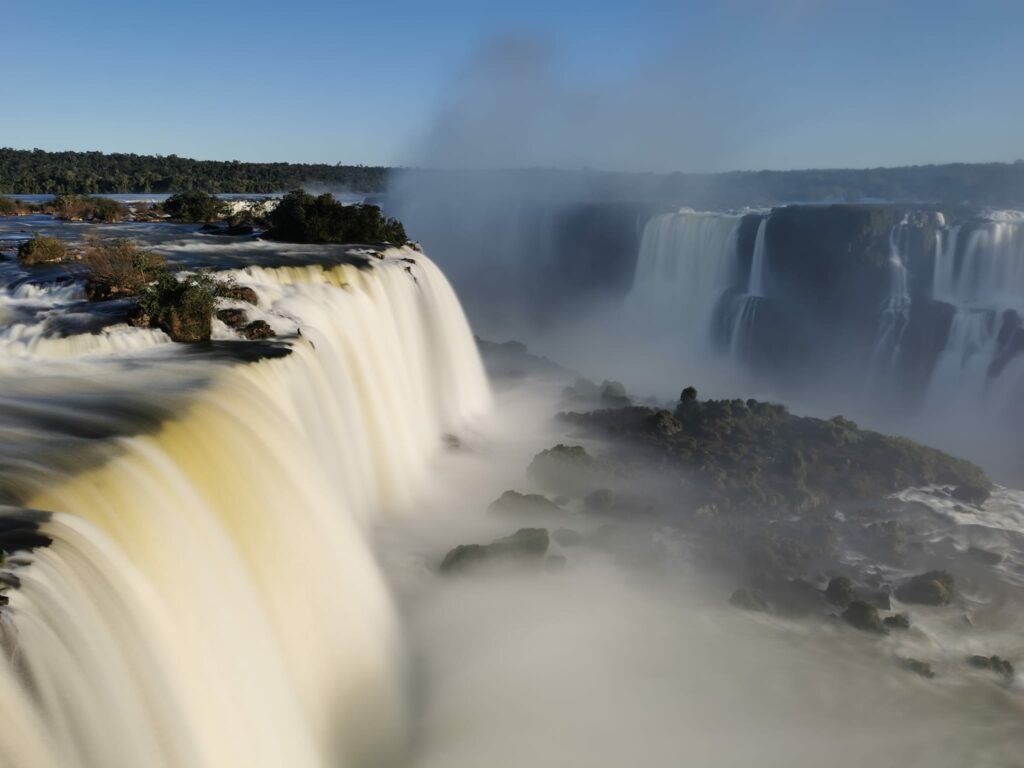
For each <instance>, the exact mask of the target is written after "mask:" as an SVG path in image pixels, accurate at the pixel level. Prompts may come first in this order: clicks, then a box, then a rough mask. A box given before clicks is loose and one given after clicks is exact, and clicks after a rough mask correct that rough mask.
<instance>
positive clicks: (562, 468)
mask: <svg viewBox="0 0 1024 768" xmlns="http://www.w3.org/2000/svg"><path fill="white" fill-rule="evenodd" d="M527 471H528V472H529V474H530V476H531V477H532V478H533V479H534V480H536V481H537V483H538V484H540V486H541V487H543V488H547V489H550V490H553V491H557V492H559V493H565V494H568V495H570V496H582V495H584V494H585V493H587V491H588V490H590V488H592V487H593V484H594V482H595V481H596V479H597V477H598V475H599V466H598V462H597V460H596V459H595V458H594V457H593V456H591V455H590V454H588V453H587V452H586V450H585V449H584V448H583V447H582V446H579V445H561V444H559V445H556V446H555V447H554V448H548V449H547V450H544V451H541V452H540V453H538V454H537V455H536V456H535V457H534V458H533V461H532V462H531V463H530V466H529V468H528V470H527Z"/></svg>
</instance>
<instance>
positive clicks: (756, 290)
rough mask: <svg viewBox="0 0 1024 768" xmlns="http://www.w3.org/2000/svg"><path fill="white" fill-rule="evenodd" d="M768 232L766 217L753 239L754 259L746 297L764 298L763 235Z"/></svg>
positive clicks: (758, 226) (764, 256) (764, 253)
mask: <svg viewBox="0 0 1024 768" xmlns="http://www.w3.org/2000/svg"><path fill="white" fill-rule="evenodd" d="M767 230H768V217H767V216H765V217H764V218H763V219H761V223H760V224H758V225H757V237H756V238H755V239H754V258H753V260H752V261H751V262H750V282H749V284H748V285H747V295H748V296H764V263H765V260H766V259H767V255H766V251H767V246H766V245H765V233H766V232H767Z"/></svg>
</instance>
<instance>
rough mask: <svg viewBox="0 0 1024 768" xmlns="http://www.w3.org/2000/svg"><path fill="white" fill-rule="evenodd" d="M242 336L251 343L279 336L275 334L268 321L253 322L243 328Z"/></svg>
mask: <svg viewBox="0 0 1024 768" xmlns="http://www.w3.org/2000/svg"><path fill="white" fill-rule="evenodd" d="M242 335H243V336H245V338H247V339H249V341H257V340H260V339H270V338H273V337H274V336H276V335H277V334H276V333H274V329H273V328H271V327H270V324H269V323H267V321H266V320H253V321H252V322H251V323H249V324H248V325H247V326H245V327H244V328H242Z"/></svg>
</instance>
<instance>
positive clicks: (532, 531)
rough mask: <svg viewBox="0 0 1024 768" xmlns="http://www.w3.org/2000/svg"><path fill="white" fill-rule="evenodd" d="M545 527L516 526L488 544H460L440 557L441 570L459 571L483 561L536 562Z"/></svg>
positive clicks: (543, 549)
mask: <svg viewBox="0 0 1024 768" xmlns="http://www.w3.org/2000/svg"><path fill="white" fill-rule="evenodd" d="M548 545H549V539H548V532H547V529H545V528H520V529H519V530H518V531H516V532H515V533H514V534H512V535H511V536H506V537H505V538H502V539H497V540H496V541H493V542H491V543H490V544H460V545H459V546H457V547H455V548H454V549H452V550H450V551H449V552H448V554H447V555H445V557H444V560H442V561H441V566H440V570H441V572H442V573H462V572H465V571H467V570H470V569H473V568H476V567H479V566H481V565H484V564H490V565H494V564H512V565H514V564H520V565H539V564H540V563H542V562H543V560H544V555H546V554H547V551H548Z"/></svg>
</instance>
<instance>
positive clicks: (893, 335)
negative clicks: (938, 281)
mask: <svg viewBox="0 0 1024 768" xmlns="http://www.w3.org/2000/svg"><path fill="white" fill-rule="evenodd" d="M909 219H910V217H909V215H908V216H904V217H903V220H902V221H901V222H900V223H899V224H898V225H896V226H895V227H894V228H893V230H892V232H891V233H890V234H889V261H888V272H889V296H888V297H887V298H886V300H885V304H884V305H883V306H882V317H881V321H880V322H879V327H878V338H877V340H876V342H875V351H874V357H873V359H872V365H871V367H872V374H873V376H875V377H877V376H881V375H884V374H886V373H888V372H889V371H890V370H891V369H892V366H893V364H894V363H895V361H896V360H897V359H898V358H899V356H900V345H901V343H902V341H903V334H904V332H905V331H906V329H907V323H908V322H909V320H910V308H911V303H912V302H911V297H910V281H909V278H908V273H907V266H906V263H907V259H908V256H907V252H908V246H909V240H910V227H909V223H910V222H909Z"/></svg>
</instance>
